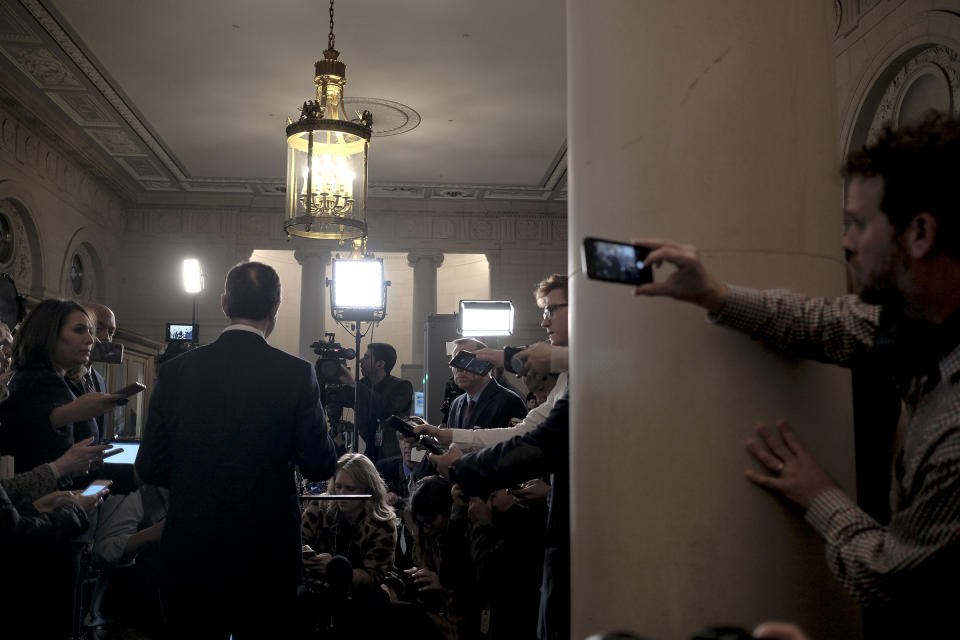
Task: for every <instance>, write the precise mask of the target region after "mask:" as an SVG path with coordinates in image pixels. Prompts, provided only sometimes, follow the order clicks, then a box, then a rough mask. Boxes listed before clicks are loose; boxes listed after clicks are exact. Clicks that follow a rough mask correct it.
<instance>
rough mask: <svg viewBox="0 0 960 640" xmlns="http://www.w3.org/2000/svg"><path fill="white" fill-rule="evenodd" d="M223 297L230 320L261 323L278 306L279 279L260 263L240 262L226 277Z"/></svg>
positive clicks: (271, 270) (270, 269)
mask: <svg viewBox="0 0 960 640" xmlns="http://www.w3.org/2000/svg"><path fill="white" fill-rule="evenodd" d="M223 294H224V296H225V304H224V311H226V313H227V316H229V317H230V318H244V319H247V320H258V321H259V320H264V319H266V318H268V317H269V316H270V314H271V313H272V312H273V308H274V306H276V304H277V303H278V302H280V276H278V275H277V272H276V271H274V270H273V267H270V266H268V265H265V264H263V263H262V262H241V263H240V264H238V265H236V266H235V267H234V268H232V269H230V273H228V274H227V281H226V283H225V284H224V287H223Z"/></svg>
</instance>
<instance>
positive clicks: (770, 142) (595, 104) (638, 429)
mask: <svg viewBox="0 0 960 640" xmlns="http://www.w3.org/2000/svg"><path fill="white" fill-rule="evenodd" d="M833 20H834V16H833V13H832V6H831V3H829V2H794V1H792V0H738V1H737V2H715V1H714V0H648V1H646V2H620V1H615V0H568V2H567V25H568V31H567V33H568V36H567V37H568V39H567V44H568V46H567V64H568V67H567V86H568V136H569V153H570V157H569V165H570V200H569V213H568V222H569V231H570V233H569V245H568V259H569V262H570V271H571V272H574V273H576V275H575V276H574V277H573V278H572V280H571V285H570V302H571V306H570V319H571V348H572V352H571V365H572V366H571V369H572V373H571V376H570V380H571V408H572V413H571V425H570V427H571V460H570V464H571V473H572V478H571V480H572V497H571V511H572V517H571V527H572V529H571V536H572V543H571V560H572V584H573V590H572V599H571V609H572V624H573V627H572V636H571V637H573V638H583V637H585V636H587V635H588V634H590V633H593V632H596V631H599V630H612V629H621V628H627V629H632V630H635V631H637V632H639V633H640V634H641V635H643V636H645V637H651V638H688V637H690V636H691V635H692V634H693V632H694V631H696V630H698V628H703V627H706V626H709V625H715V624H719V623H728V624H729V623H734V624H738V625H742V626H746V627H747V628H748V629H749V628H751V627H752V626H753V625H755V624H757V623H758V622H760V621H762V620H764V619H769V618H776V619H785V620H793V621H798V622H800V623H801V624H802V625H804V626H805V627H806V628H807V630H808V631H809V633H810V636H811V637H812V638H854V637H857V636H858V635H859V627H858V622H857V609H856V606H855V604H854V603H853V601H852V599H851V598H850V597H849V596H847V595H846V594H845V593H844V592H843V591H842V589H840V587H839V586H838V584H837V583H836V581H835V580H834V579H833V577H832V576H831V575H830V574H829V572H828V570H827V568H826V563H825V560H824V553H823V543H822V542H821V540H820V539H819V538H818V537H817V536H816V535H815V534H814V533H813V532H812V530H811V529H810V528H809V527H808V526H807V525H806V524H805V523H804V521H803V519H802V513H800V512H799V511H798V510H797V509H795V508H793V507H792V506H790V505H789V504H788V503H786V502H785V501H784V500H782V499H780V498H778V497H776V496H774V495H772V494H770V493H767V492H765V491H763V490H760V489H758V488H756V487H754V486H752V485H750V484H749V483H748V482H747V481H746V480H745V479H744V477H743V470H744V468H745V467H748V466H750V465H751V464H752V463H751V461H750V459H749V457H748V455H747V454H746V453H745V451H744V448H743V442H744V439H745V438H746V437H748V435H750V434H751V433H752V431H753V427H754V426H755V424H756V423H757V422H758V421H760V420H762V421H766V422H773V421H775V420H776V419H777V418H780V417H785V418H787V419H789V420H790V421H791V422H792V424H793V425H794V428H795V430H796V432H797V434H798V435H799V437H800V438H801V439H802V440H803V442H805V443H806V444H807V445H808V447H809V449H811V450H812V452H813V454H814V455H815V456H816V457H817V458H818V459H819V460H820V461H821V462H822V463H823V464H824V466H825V467H826V469H827V470H828V471H829V472H830V473H831V475H833V477H834V478H836V479H837V480H838V481H839V482H840V483H841V484H842V485H843V486H844V487H845V488H847V489H849V490H851V491H852V490H853V487H854V475H853V460H854V458H853V441H852V434H853V429H852V424H853V423H852V411H851V399H850V381H849V376H848V375H847V373H845V372H844V371H842V370H840V369H839V368H836V367H829V366H826V365H819V364H815V363H809V362H798V361H794V360H790V359H787V358H783V357H780V356H777V355H774V354H773V353H772V352H771V351H769V350H767V349H765V348H764V347H762V346H760V345H758V344H756V343H753V342H751V341H750V339H749V338H748V337H746V336H743V335H740V334H738V333H736V332H733V331H730V330H726V329H723V328H718V327H715V326H712V325H711V324H709V323H708V322H707V321H706V318H705V313H704V312H703V311H702V310H701V309H699V308H696V307H694V306H692V305H689V304H684V303H679V302H675V301H672V300H667V299H662V298H635V297H634V296H633V295H632V294H631V290H630V289H629V288H628V287H625V286H617V285H611V284H605V283H600V282H595V281H590V280H587V279H586V278H585V276H584V275H583V274H582V273H581V272H580V270H579V269H580V244H581V242H582V240H583V238H584V237H585V236H588V235H590V236H599V237H609V238H615V239H623V240H630V239H631V238H635V237H644V236H646V237H662V238H672V239H676V240H678V241H682V242H689V243H692V244H695V245H697V246H698V247H699V248H700V249H701V254H702V257H703V259H704V261H705V263H706V264H707V266H708V267H709V268H710V269H711V271H712V272H714V273H715V274H717V275H718V276H719V277H721V278H723V279H725V280H727V281H731V282H735V283H740V284H745V285H751V286H758V287H770V286H784V287H789V288H793V289H796V290H800V291H804V292H807V293H810V294H814V295H826V296H832V295H836V294H840V293H843V292H844V289H845V271H844V265H843V259H842V255H841V250H840V246H839V243H840V231H841V185H840V181H839V178H838V176H837V133H836V126H835V113H836V109H835V105H834V89H833V75H832V73H833V71H832V69H833V59H832V55H833V54H832V49H831V43H832V27H833ZM670 272H671V269H670V268H669V267H664V268H663V269H661V270H660V271H658V274H657V277H658V278H665V277H667V276H668V275H669V273H670Z"/></svg>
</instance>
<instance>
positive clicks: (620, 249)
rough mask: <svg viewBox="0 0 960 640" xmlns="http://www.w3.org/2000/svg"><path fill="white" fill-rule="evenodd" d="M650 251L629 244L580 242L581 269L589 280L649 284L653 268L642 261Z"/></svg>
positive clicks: (607, 241) (608, 241) (591, 239)
mask: <svg viewBox="0 0 960 640" xmlns="http://www.w3.org/2000/svg"><path fill="white" fill-rule="evenodd" d="M649 253H650V250H649V249H647V248H646V247H640V246H637V245H634V244H630V243H629V242H617V241H614V240H600V239H598V238H584V239H583V268H584V270H585V271H586V272H587V277H588V278H591V279H593V280H605V281H607V282H619V283H622V284H628V285H631V286H639V285H642V284H647V283H649V282H653V269H652V268H651V267H650V265H648V264H647V263H646V262H645V261H646V259H647V255H648V254H649Z"/></svg>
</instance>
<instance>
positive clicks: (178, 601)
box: [136, 262, 336, 640]
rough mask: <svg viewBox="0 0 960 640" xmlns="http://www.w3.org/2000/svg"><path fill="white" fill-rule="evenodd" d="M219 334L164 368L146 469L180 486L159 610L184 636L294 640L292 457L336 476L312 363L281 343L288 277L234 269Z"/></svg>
mask: <svg viewBox="0 0 960 640" xmlns="http://www.w3.org/2000/svg"><path fill="white" fill-rule="evenodd" d="M221 307H222V308H223V311H224V313H225V314H226V315H227V317H228V318H230V322H231V324H230V326H228V327H227V328H226V329H225V330H224V331H223V333H222V334H221V335H220V337H219V338H218V339H217V341H216V342H214V343H213V344H210V345H205V346H202V347H198V348H196V349H193V350H191V351H188V352H186V353H184V354H183V355H180V356H178V357H176V358H174V359H172V360H170V361H169V362H167V363H166V364H165V365H164V366H163V368H162V369H161V370H160V375H159V378H158V381H157V384H156V386H155V387H154V389H153V396H152V397H151V400H150V415H149V417H148V419H147V426H146V430H145V434H144V440H143V444H142V446H141V448H140V453H139V456H138V458H137V462H136V468H137V471H138V472H139V474H140V476H141V478H142V479H143V480H144V482H148V483H151V484H155V485H158V486H161V487H168V488H169V489H170V510H169V513H168V516H167V523H166V526H165V529H164V533H163V539H162V541H161V545H160V556H161V562H162V566H163V567H164V575H163V576H162V577H161V582H162V585H161V588H162V594H163V605H164V609H165V612H166V614H167V617H168V619H169V621H170V623H171V625H172V627H173V629H174V635H175V636H176V637H178V638H187V637H189V638H204V639H207V638H219V639H222V640H226V639H227V638H229V637H230V635H231V634H233V638H234V640H242V639H244V638H268V637H275V638H286V637H292V634H291V632H290V623H291V620H292V618H293V609H294V602H295V596H296V590H297V585H298V583H299V579H300V569H301V560H300V556H301V552H300V509H299V504H298V498H297V491H296V486H295V482H294V469H293V467H294V465H295V464H296V465H299V468H300V470H301V472H302V473H303V474H304V475H305V476H307V477H308V478H311V479H315V480H323V479H326V478H329V477H330V475H331V474H332V473H333V469H334V465H335V463H336V454H335V451H334V446H333V442H332V441H331V440H330V437H329V435H328V433H327V426H326V418H325V416H324V413H323V407H322V406H321V404H320V388H319V386H318V384H317V377H316V373H315V372H314V368H313V365H312V364H310V363H309V362H306V361H305V360H301V359H300V358H297V357H295V356H292V355H289V354H287V353H285V352H283V351H280V350H279V349H275V348H273V347H271V346H270V345H269V344H267V342H266V337H267V336H269V335H270V332H271V331H272V330H273V328H274V327H275V325H276V321H277V310H278V308H279V307H280V279H279V277H278V276H277V273H276V271H274V270H273V269H272V268H270V267H269V266H267V265H264V264H261V263H257V262H248V263H243V264H239V265H237V266H235V267H234V268H233V269H231V270H230V273H229V274H228V275H227V281H226V286H225V292H224V294H223V297H222V299H221Z"/></svg>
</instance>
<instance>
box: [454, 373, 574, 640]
mask: <svg viewBox="0 0 960 640" xmlns="http://www.w3.org/2000/svg"><path fill="white" fill-rule="evenodd" d="M569 424H570V402H569V391H568V392H567V393H564V394H563V396H562V397H561V398H560V399H559V400H557V403H556V404H555V405H554V407H553V410H552V411H551V412H550V415H549V416H547V419H546V420H545V421H544V422H543V424H541V425H540V426H538V427H537V428H536V429H534V430H533V431H530V432H528V433H526V434H524V435H522V436H517V437H515V438H513V439H511V440H507V441H506V442H501V443H499V444H496V445H494V446H492V447H487V448H486V449H481V450H480V451H475V452H473V453H468V454H466V455H465V456H463V457H462V458H461V459H460V460H458V461H457V462H456V463H454V464H453V466H452V467H451V468H450V475H451V479H452V480H453V481H454V482H455V483H457V484H459V485H460V487H461V488H462V489H463V491H464V492H465V493H466V494H467V495H469V496H477V497H486V496H487V495H489V494H490V492H491V491H494V490H496V489H499V488H502V487H507V486H510V485H513V484H517V483H520V482H523V481H525V480H529V479H530V478H533V477H536V476H542V475H546V474H548V473H550V474H553V479H552V485H553V488H552V490H551V492H550V502H549V508H550V513H549V515H548V517H547V530H546V536H545V547H546V548H545V550H544V558H543V587H542V589H541V599H540V626H539V630H538V635H539V637H540V638H544V639H546V638H549V639H550V640H553V639H555V638H556V639H561V638H562V639H566V638H569V636H570V474H569V460H570V444H569Z"/></svg>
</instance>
